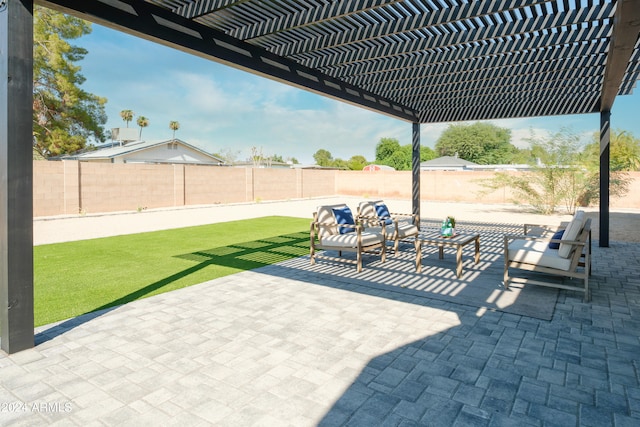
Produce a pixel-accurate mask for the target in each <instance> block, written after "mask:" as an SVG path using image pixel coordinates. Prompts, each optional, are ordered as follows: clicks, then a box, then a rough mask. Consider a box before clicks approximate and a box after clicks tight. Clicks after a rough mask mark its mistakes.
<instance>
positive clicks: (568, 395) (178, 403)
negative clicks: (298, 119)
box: [0, 215, 640, 426]
mask: <svg viewBox="0 0 640 427" xmlns="http://www.w3.org/2000/svg"><path fill="white" fill-rule="evenodd" d="M309 217H310V215H309ZM120 220H121V219H120ZM509 222H516V220H511V221H509ZM593 261H594V265H593V276H592V279H591V286H592V292H593V294H592V301H591V302H590V303H583V301H582V296H581V295H579V294H577V293H573V292H565V291H560V292H559V295H558V299H557V303H556V307H555V312H554V314H553V318H552V319H551V320H550V321H547V320H541V319H538V318H534V317H528V316H522V315H517V314H512V313H505V312H501V311H492V310H486V309H485V310H483V309H480V308H478V307H474V306H469V305H462V304H457V303H454V302H451V301H445V300H439V299H433V298H428V297H425V296H421V295H418V294H416V293H415V292H409V291H408V290H407V291H404V290H403V289H402V288H401V287H394V288H391V287H389V288H385V287H382V286H367V283H364V282H363V281H362V280H360V281H354V282H349V281H348V280H343V279H341V280H331V279H330V278H326V277H318V275H317V274H316V273H314V271H305V270H301V269H300V270H296V269H283V268H279V267H278V266H268V267H264V268H261V269H257V270H253V271H247V272H243V273H240V274H236V275H233V276H228V277H224V278H221V279H217V280H213V281H210V282H207V283H203V284H200V285H196V286H192V287H189V288H184V289H180V290H178V291H173V292H170V293H166V294H162V295H158V296H154V297H150V298H147V299H144V300H139V301H135V302H133V303H129V304H127V305H125V306H121V307H117V308H114V309H110V310H106V311H103V312H99V313H92V314H88V315H85V316H81V317H78V318H75V319H71V320H68V321H65V322H61V323H59V324H56V325H47V326H45V327H41V328H38V331H37V346H36V347H35V348H34V349H32V350H27V351H24V352H21V353H18V354H15V355H12V356H7V355H0V425H42V424H45V423H46V424H50V425H83V426H85V425H136V426H140V425H178V424H179V425H203V426H206V425H230V426H231V425H232V426H249V425H274V426H282V425H292V426H293V425H295V426H303V425H309V426H310V425H318V424H319V425H327V426H334V425H350V426H351V425H352V426H359V425H362V426H371V425H394V426H396V425H397V426H399V425H402V426H409V425H436V426H441V425H473V426H502V425H517V426H521V425H534V426H551V425H562V426H567V425H584V426H602V425H616V426H627V425H628V426H631V425H638V424H639V423H640V383H639V378H638V369H639V368H640V367H639V366H638V360H639V357H640V356H639V355H640V341H639V338H640V328H639V326H640V322H639V321H638V319H637V315H638V308H639V307H640V245H638V244H637V243H625V242H612V243H611V246H610V247H609V248H599V247H598V246H597V244H596V245H594V254H593ZM344 268H349V267H344ZM366 271H367V266H366V264H365V272H366ZM367 280H370V281H371V282H372V283H373V284H376V285H379V284H380V283H384V277H378V278H377V279H376V278H372V279H367Z"/></svg>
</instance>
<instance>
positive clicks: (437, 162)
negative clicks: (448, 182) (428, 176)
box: [420, 156, 477, 168]
mask: <svg viewBox="0 0 640 427" xmlns="http://www.w3.org/2000/svg"><path fill="white" fill-rule="evenodd" d="M465 166H477V163H474V162H470V161H468V160H465V159H461V158H459V157H452V156H442V157H438V158H436V159H431V160H427V161H425V162H421V163H420V167H435V168H445V167H456V168H460V167H465Z"/></svg>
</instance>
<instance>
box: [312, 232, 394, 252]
mask: <svg viewBox="0 0 640 427" xmlns="http://www.w3.org/2000/svg"><path fill="white" fill-rule="evenodd" d="M361 235H362V246H371V245H375V244H378V243H382V234H381V233H372V232H366V231H365V232H362V234H361ZM320 244H321V245H323V246H333V247H335V248H355V247H356V246H357V245H358V235H357V233H347V234H334V235H332V236H325V237H323V238H322V239H320Z"/></svg>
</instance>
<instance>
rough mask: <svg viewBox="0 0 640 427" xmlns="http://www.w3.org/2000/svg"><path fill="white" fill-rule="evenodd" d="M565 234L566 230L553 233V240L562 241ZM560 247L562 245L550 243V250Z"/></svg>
mask: <svg viewBox="0 0 640 427" xmlns="http://www.w3.org/2000/svg"><path fill="white" fill-rule="evenodd" d="M563 234H564V230H560V231H556V232H555V233H553V237H552V239H562V235H563ZM559 247H560V243H556V242H550V243H549V249H558V248H559Z"/></svg>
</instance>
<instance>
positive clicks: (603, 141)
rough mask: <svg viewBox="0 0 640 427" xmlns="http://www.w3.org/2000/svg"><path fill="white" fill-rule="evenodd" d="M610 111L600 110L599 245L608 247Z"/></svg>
mask: <svg viewBox="0 0 640 427" xmlns="http://www.w3.org/2000/svg"><path fill="white" fill-rule="evenodd" d="M610 128H611V112H610V111H608V110H607V111H601V112H600V235H599V238H598V242H599V245H600V247H602V248H607V247H609V181H610V179H609V172H610V166H609V158H610V150H609V148H610V143H611V129H610Z"/></svg>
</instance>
